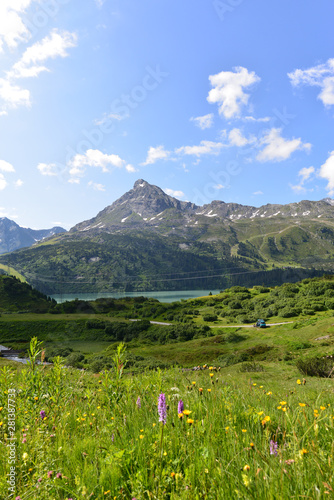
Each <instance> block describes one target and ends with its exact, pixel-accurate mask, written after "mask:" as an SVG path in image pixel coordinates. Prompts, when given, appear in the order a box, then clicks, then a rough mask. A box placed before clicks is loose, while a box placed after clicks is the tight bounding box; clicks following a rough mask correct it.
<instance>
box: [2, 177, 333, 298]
mask: <svg viewBox="0 0 334 500" xmlns="http://www.w3.org/2000/svg"><path fill="white" fill-rule="evenodd" d="M0 263H3V264H6V265H9V264H10V266H12V267H13V268H14V269H15V270H17V271H18V272H19V273H20V274H21V275H23V276H24V277H25V278H26V279H27V280H28V281H29V282H30V283H34V284H36V286H38V287H39V289H40V290H42V291H43V292H44V293H54V292H56V293H58V292H59V291H60V289H61V290H62V291H64V292H66V291H71V292H75V293H76V292H80V291H88V292H90V291H92V290H96V291H109V290H111V289H114V290H127V291H132V290H135V291H140V290H167V289H173V290H176V289H186V288H185V287H187V288H188V289H189V286H190V288H202V287H203V286H204V284H205V288H206V287H212V288H224V287H226V286H231V285H233V284H241V285H243V284H244V285H245V286H246V285H247V286H251V285H252V284H268V285H269V284H273V283H275V284H279V283H280V282H281V280H283V276H284V280H285V281H288V280H289V279H290V280H298V279H302V278H303V277H307V276H309V275H312V276H314V275H321V273H322V274H323V273H324V272H328V273H331V272H333V271H334V201H333V200H331V199H325V200H320V201H309V200H302V201H300V202H298V203H290V204H287V205H278V204H267V205H263V206H261V207H252V206H247V205H240V204H238V203H225V202H224V201H219V200H214V201H212V202H211V203H209V204H206V205H203V206H202V207H200V206H198V205H195V204H194V203H191V202H187V201H180V200H177V199H176V198H174V197H172V196H170V195H168V194H166V193H165V192H164V191H163V190H162V189H161V188H159V187H158V186H154V185H151V184H149V183H148V182H146V181H144V180H143V179H138V180H137V181H136V182H135V184H134V186H133V188H132V189H131V190H129V191H128V192H127V193H125V194H124V195H122V196H121V197H120V198H118V199H117V200H115V201H114V202H113V203H112V204H111V205H109V206H107V207H105V208H104V209H103V210H101V211H100V212H99V213H98V214H97V215H96V216H95V217H93V218H92V219H89V220H86V221H83V222H80V223H79V224H77V225H75V226H74V227H73V228H71V229H70V231H68V232H66V233H63V234H57V235H56V236H55V237H53V238H49V239H47V240H43V243H42V244H41V243H36V244H35V245H34V246H33V247H31V248H28V249H24V250H22V249H21V250H18V251H16V252H12V253H10V254H8V257H5V256H4V257H2V258H1V257H0ZM287 268H288V269H294V271H291V272H290V275H291V276H290V278H289V279H288V278H287V277H286V276H285V274H286V273H285V270H286V269H287ZM284 273H285V274H284ZM312 273H313V274H312ZM314 273H316V274H314Z"/></svg>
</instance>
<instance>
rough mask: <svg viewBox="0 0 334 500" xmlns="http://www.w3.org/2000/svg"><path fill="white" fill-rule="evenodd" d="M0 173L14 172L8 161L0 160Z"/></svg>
mask: <svg viewBox="0 0 334 500" xmlns="http://www.w3.org/2000/svg"><path fill="white" fill-rule="evenodd" d="M0 172H15V168H14V167H13V165H11V163H8V161H5V160H0Z"/></svg>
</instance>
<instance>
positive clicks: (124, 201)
mask: <svg viewBox="0 0 334 500" xmlns="http://www.w3.org/2000/svg"><path fill="white" fill-rule="evenodd" d="M333 205H334V200H332V199H331V198H326V199H324V200H321V201H307V200H305V201H301V202H299V203H290V204H288V205H272V204H268V205H264V206H262V207H259V208H256V207H252V206H246V205H239V204H237V203H225V202H223V201H212V202H211V203H210V204H208V205H203V206H202V207H199V206H197V205H195V204H194V203H189V202H185V201H179V200H177V199H176V198H173V197H172V196H169V195H167V194H166V193H165V192H164V191H163V190H162V189H160V188H159V187H157V186H152V185H151V184H149V183H148V182H146V181H144V180H143V179H139V180H138V181H137V182H136V183H135V184H134V186H133V189H131V190H130V191H128V192H127V193H125V194H124V195H123V196H122V197H121V198H119V199H118V200H116V201H115V202H114V203H113V204H112V205H110V206H108V207H106V208H105V209H104V210H102V211H101V212H99V213H98V214H97V216H96V217H94V218H93V219H90V220H88V221H85V222H81V223H80V224H77V225H76V226H74V227H73V228H72V229H71V232H76V231H79V232H86V231H89V232H92V231H93V232H95V233H96V232H115V231H118V230H119V231H124V230H127V229H144V228H145V229H149V228H159V229H162V231H163V232H165V231H164V228H165V229H167V228H168V227H171V228H175V226H180V225H182V226H183V227H184V228H186V227H191V226H194V227H195V226H197V225H202V224H207V223H208V222H209V221H210V224H215V223H217V222H219V221H220V222H228V223H229V222H235V221H239V220H245V219H249V220H253V219H259V220H263V219H271V218H274V217H276V218H282V217H288V218H301V219H305V220H306V219H314V218H321V217H325V218H331V219H334V206H333ZM292 220H293V219H292Z"/></svg>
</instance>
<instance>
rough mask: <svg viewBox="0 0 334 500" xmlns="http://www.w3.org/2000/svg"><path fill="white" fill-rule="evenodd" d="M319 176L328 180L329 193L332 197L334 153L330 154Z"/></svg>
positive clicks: (333, 188)
mask: <svg viewBox="0 0 334 500" xmlns="http://www.w3.org/2000/svg"><path fill="white" fill-rule="evenodd" d="M319 176H320V177H322V178H323V179H327V180H328V184H327V187H326V189H327V191H328V194H329V195H330V196H333V195H334V151H332V152H331V153H330V154H329V157H328V158H327V160H326V161H325V163H324V164H323V165H321V167H320V170H319Z"/></svg>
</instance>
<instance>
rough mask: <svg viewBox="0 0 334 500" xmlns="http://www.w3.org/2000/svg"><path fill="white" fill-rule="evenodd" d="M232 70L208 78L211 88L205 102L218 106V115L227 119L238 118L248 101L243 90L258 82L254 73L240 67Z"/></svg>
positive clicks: (247, 96)
mask: <svg viewBox="0 0 334 500" xmlns="http://www.w3.org/2000/svg"><path fill="white" fill-rule="evenodd" d="M233 69H234V72H233V71H222V72H221V73H218V74H217V75H211V76H209V80H210V83H211V85H212V87H213V88H212V89H211V90H210V92H209V95H208V97H207V101H208V102H209V103H211V104H214V103H216V104H218V109H219V114H220V115H223V116H224V117H225V118H227V119H229V118H236V117H239V116H240V114H241V110H242V108H243V107H244V106H246V105H247V104H248V100H249V94H247V93H246V92H245V90H244V89H247V88H249V87H250V86H251V85H253V84H254V83H257V82H259V81H260V78H259V77H258V76H257V75H256V74H255V72H254V71H251V72H249V71H248V69H246V68H243V67H242V66H238V67H236V68H233Z"/></svg>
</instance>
